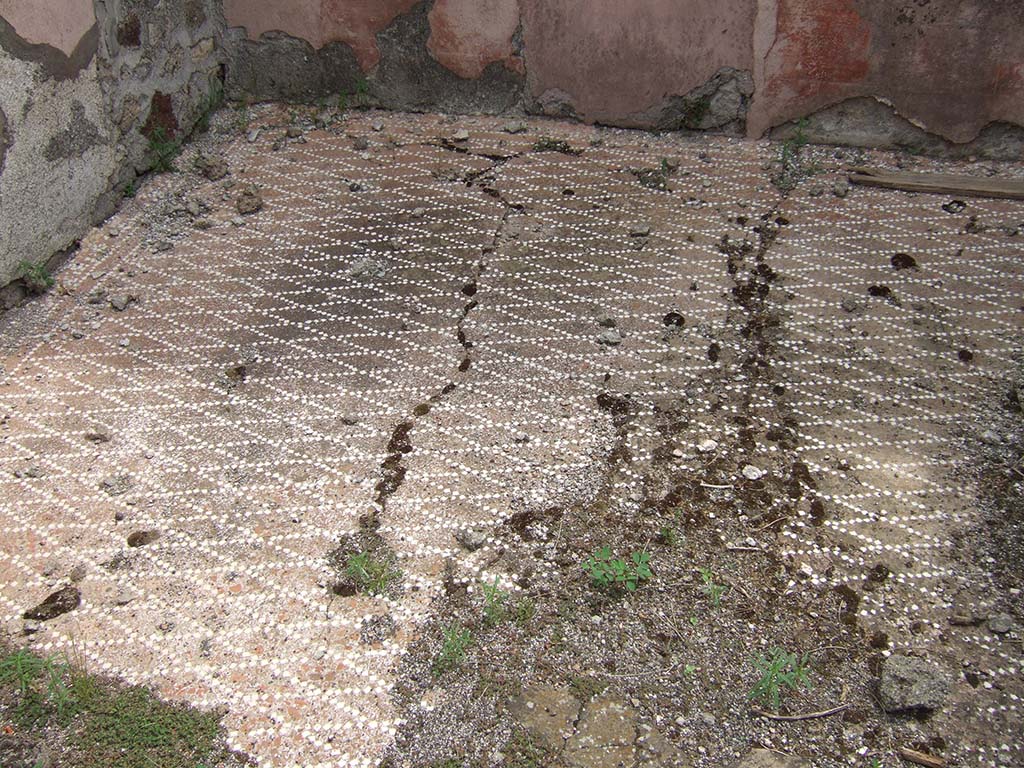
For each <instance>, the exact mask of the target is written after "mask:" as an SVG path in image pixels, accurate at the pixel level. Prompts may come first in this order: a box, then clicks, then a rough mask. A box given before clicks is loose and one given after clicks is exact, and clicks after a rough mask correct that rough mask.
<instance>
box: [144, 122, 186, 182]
mask: <svg viewBox="0 0 1024 768" xmlns="http://www.w3.org/2000/svg"><path fill="white" fill-rule="evenodd" d="M180 151H181V142H179V141H178V140H177V139H172V138H171V137H170V136H168V135H167V130H166V129H165V128H164V127H163V126H162V125H158V126H157V127H156V128H154V129H153V130H152V131H151V132H150V134H149V156H150V158H151V159H152V161H153V170H154V171H156V172H157V173H164V172H165V171H173V170H174V158H176V157H177V156H178V153H179V152H180Z"/></svg>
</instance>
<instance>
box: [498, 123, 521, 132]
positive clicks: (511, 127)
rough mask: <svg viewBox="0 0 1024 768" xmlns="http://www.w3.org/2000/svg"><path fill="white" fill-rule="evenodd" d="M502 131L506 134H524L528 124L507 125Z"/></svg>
mask: <svg viewBox="0 0 1024 768" xmlns="http://www.w3.org/2000/svg"><path fill="white" fill-rule="evenodd" d="M501 130H503V131H504V132H505V133H524V132H525V131H526V124H525V123H518V122H512V123H505V125H504V126H502V129H501Z"/></svg>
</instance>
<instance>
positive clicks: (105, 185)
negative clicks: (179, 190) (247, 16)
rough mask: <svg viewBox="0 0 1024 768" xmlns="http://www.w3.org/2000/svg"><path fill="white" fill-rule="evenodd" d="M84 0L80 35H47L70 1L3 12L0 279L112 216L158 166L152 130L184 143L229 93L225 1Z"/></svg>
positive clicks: (0, 33)
mask: <svg viewBox="0 0 1024 768" xmlns="http://www.w3.org/2000/svg"><path fill="white" fill-rule="evenodd" d="M83 3H84V5H83V4H80V7H78V8H75V9H74V10H76V11H77V12H78V21H79V24H80V27H81V28H82V31H81V37H80V38H79V39H78V40H77V42H76V41H73V40H68V38H67V35H68V31H67V28H66V27H67V24H65V25H64V27H63V28H61V29H59V30H58V29H56V28H55V29H54V31H53V38H52V40H51V39H46V38H47V36H48V34H49V31H48V28H47V27H46V25H45V20H50V21H51V22H52V23H54V26H55V27H59V26H60V23H59V20H61V14H62V13H64V14H67V15H68V16H72V15H74V14H72V13H69V12H68V10H67V8H68V6H72V5H74V4H73V3H66V2H59V0H42V1H40V0H36V2H35V3H32V5H33V6H34V8H31V9H30V10H29V11H26V12H25V13H23V14H21V15H20V16H18V17H17V18H12V19H7V18H3V17H0V285H5V284H7V283H8V282H10V281H11V280H14V279H15V278H17V277H18V276H19V274H20V269H21V266H20V265H22V264H23V263H24V262H31V263H36V264H38V263H44V262H47V261H48V260H50V259H51V258H53V257H54V255H55V254H59V253H61V252H62V251H65V250H66V249H67V248H69V247H70V246H72V245H73V244H74V243H75V241H76V240H77V239H78V238H79V237H81V235H82V234H84V232H85V231H86V230H87V229H88V228H89V227H90V226H92V225H93V224H94V223H96V222H98V221H101V220H102V219H104V218H106V217H107V216H109V215H110V213H112V212H113V211H114V210H115V208H116V206H117V204H118V202H119V200H120V199H121V197H122V195H123V192H124V189H125V188H126V187H127V185H128V184H130V183H131V182H132V181H133V180H134V178H135V176H136V174H138V173H141V172H143V171H145V170H146V169H148V168H149V167H150V165H151V156H150V155H151V153H150V149H149V146H150V144H149V138H148V135H149V134H152V132H153V130H154V129H156V128H158V127H159V128H163V130H164V131H165V132H166V134H167V136H168V138H170V139H180V138H183V137H184V136H186V135H187V134H188V133H189V132H190V131H191V130H192V128H193V126H194V125H195V124H196V122H197V120H198V119H199V118H200V117H201V116H202V114H203V112H204V111H205V110H206V109H208V108H209V106H210V105H211V104H212V103H214V101H215V100H216V99H217V98H218V96H219V93H220V91H221V88H222V84H221V80H222V77H221V71H222V63H223V62H222V46H221V37H222V35H223V29H224V22H223V14H222V11H221V9H220V7H221V3H220V2H219V0H184V1H183V2H167V1H166V0H165V1H164V2H155V3H154V2H152V1H151V0H83ZM18 5H19V4H18V3H9V4H8V5H7V6H5V8H7V9H8V11H10V9H11V8H13V9H14V11H13V12H10V13H9V15H12V16H16V15H17V10H18ZM46 5H49V6H51V7H50V8H48V9H47V8H44V7H41V6H46ZM39 18H42V19H43V20H44V21H43V22H41V23H36V20H37V19H39ZM89 21H92V24H91V25H88V22H89ZM87 25H88V26H87ZM19 27H20V28H19ZM58 33H60V34H61V35H63V37H59V35H58ZM76 33H77V32H76V31H73V32H72V34H76ZM14 297H15V298H16V294H15V295H14ZM3 298H4V300H5V301H8V302H9V301H11V300H12V294H11V292H10V291H8V292H7V294H6V295H5V296H4V297H3Z"/></svg>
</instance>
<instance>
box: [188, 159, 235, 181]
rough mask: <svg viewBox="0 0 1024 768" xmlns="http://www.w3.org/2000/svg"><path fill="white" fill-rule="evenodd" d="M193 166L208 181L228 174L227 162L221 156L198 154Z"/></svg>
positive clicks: (217, 179) (218, 179)
mask: <svg viewBox="0 0 1024 768" xmlns="http://www.w3.org/2000/svg"><path fill="white" fill-rule="evenodd" d="M195 168H196V170H197V171H199V173H201V174H202V175H203V176H204V177H206V178H207V179H209V180H210V181H220V180H221V179H223V178H224V177H225V176H227V175H228V164H227V162H226V161H225V160H224V158H223V157H213V156H210V155H205V154H199V156H198V157H196V159H195Z"/></svg>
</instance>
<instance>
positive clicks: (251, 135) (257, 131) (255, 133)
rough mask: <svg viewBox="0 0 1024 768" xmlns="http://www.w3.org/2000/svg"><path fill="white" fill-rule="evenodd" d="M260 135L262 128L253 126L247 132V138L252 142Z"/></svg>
mask: <svg viewBox="0 0 1024 768" xmlns="http://www.w3.org/2000/svg"><path fill="white" fill-rule="evenodd" d="M259 137H260V129H259V128H253V129H252V130H251V131H249V133H247V134H246V136H245V138H246V141H248V142H249V143H250V144H252V143H253V142H255V141H256V139H258V138H259Z"/></svg>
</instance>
